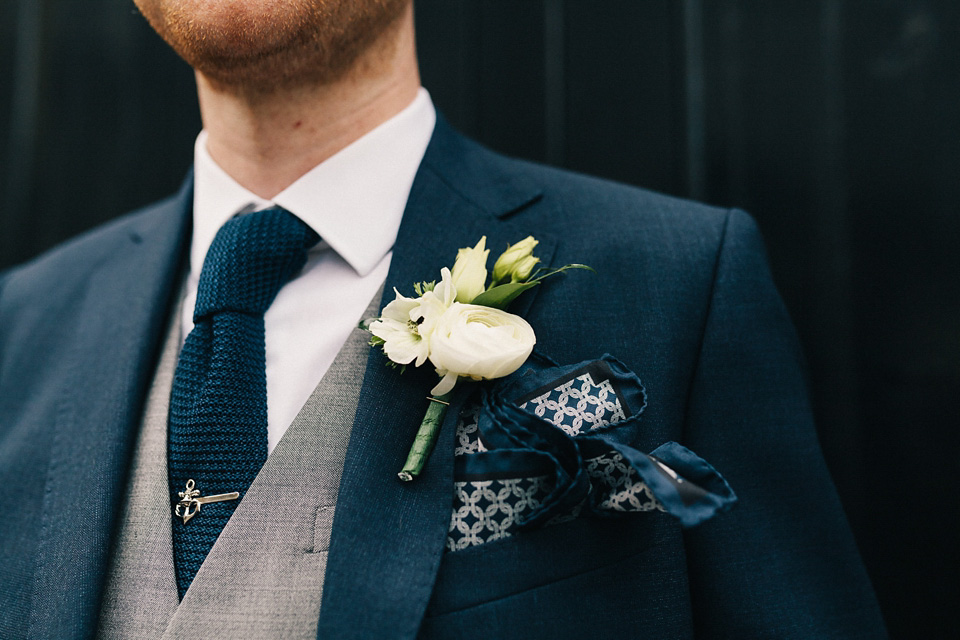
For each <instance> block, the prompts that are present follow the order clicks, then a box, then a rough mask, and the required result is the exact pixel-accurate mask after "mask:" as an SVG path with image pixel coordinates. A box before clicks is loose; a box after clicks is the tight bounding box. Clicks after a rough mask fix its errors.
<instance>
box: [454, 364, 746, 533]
mask: <svg viewBox="0 0 960 640" xmlns="http://www.w3.org/2000/svg"><path fill="white" fill-rule="evenodd" d="M646 406H647V397H646V390H645V389H644V387H643V384H642V383H641V382H640V379H639V378H638V377H637V376H636V375H635V374H633V373H632V372H631V371H629V370H628V369H627V368H626V366H624V365H623V363H621V362H620V361H618V360H617V359H616V358H613V357H612V356H609V355H605V356H603V357H602V358H601V359H600V360H595V361H591V362H583V363H580V364H576V365H572V366H565V367H562V366H554V365H552V363H550V364H549V365H548V364H546V363H544V362H543V361H542V359H540V358H537V357H534V358H532V359H531V366H527V367H526V368H524V369H521V371H519V372H518V373H516V374H514V375H512V376H510V377H509V378H506V379H504V380H503V381H501V382H499V383H498V384H496V385H493V386H490V387H484V388H483V389H482V390H481V392H480V394H479V398H478V399H477V400H476V401H475V402H474V403H473V404H472V405H471V406H470V407H469V408H468V409H466V410H464V411H463V412H462V413H461V416H460V421H459V424H458V426H457V445H456V451H455V455H456V458H455V467H454V475H455V477H454V479H455V482H454V504H453V513H452V516H451V520H450V529H449V533H448V536H447V548H448V550H450V551H458V550H461V549H465V548H467V547H471V546H476V545H480V544H484V543H487V542H492V541H494V540H499V539H501V538H506V537H509V536H511V535H514V534H515V533H517V532H519V531H522V530H524V529H530V528H535V527H539V526H545V525H551V524H557V523H560V522H566V521H568V520H572V519H574V518H577V517H611V516H618V515H624V514H627V513H631V512H645V511H661V512H666V513H669V514H670V515H672V516H674V517H676V518H677V519H679V520H680V522H681V524H682V525H683V526H686V527H690V526H694V525H697V524H700V523H701V522H704V521H705V520H707V519H709V518H711V517H713V516H714V515H715V514H717V513H719V512H721V511H725V510H727V509H729V508H730V506H732V505H733V503H734V502H736V499H737V498H736V495H735V494H734V493H733V490H732V489H731V488H730V486H729V485H728V484H727V482H726V481H725V480H724V479H723V477H722V476H721V475H720V474H719V473H718V472H717V471H716V470H715V469H714V468H713V467H712V466H710V465H709V464H708V463H707V462H706V461H704V460H703V459H701V458H700V457H698V456H697V455H696V454H694V453H693V452H692V451H690V450H689V449H686V448H685V447H682V446H681V445H679V444H677V443H676V442H667V443H664V444H662V445H661V446H659V447H658V448H657V449H655V450H654V451H652V452H650V453H649V454H647V453H643V452H641V451H638V450H637V449H635V448H634V447H633V446H631V444H630V443H633V442H637V441H638V438H637V434H638V432H639V429H640V416H641V414H642V413H643V411H644V409H645V408H646Z"/></svg>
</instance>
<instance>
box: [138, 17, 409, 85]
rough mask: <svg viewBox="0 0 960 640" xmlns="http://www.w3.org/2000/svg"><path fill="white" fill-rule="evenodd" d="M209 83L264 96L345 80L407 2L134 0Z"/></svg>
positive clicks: (164, 37)
mask: <svg viewBox="0 0 960 640" xmlns="http://www.w3.org/2000/svg"><path fill="white" fill-rule="evenodd" d="M135 1H136V3H137V6H138V7H140V10H141V12H142V13H143V15H144V16H145V17H146V18H147V20H148V21H149V22H150V24H151V26H152V27H153V28H154V30H156V31H157V33H158V34H160V36H161V37H162V38H163V39H164V40H166V42H167V43H168V44H169V45H170V46H171V47H172V48H173V49H174V51H176V52H177V54H178V55H180V57H182V58H183V59H184V60H186V61H187V62H188V63H189V64H190V66H192V67H193V68H194V69H196V70H197V71H198V72H200V73H201V74H203V75H204V76H205V77H206V78H208V79H209V80H210V81H211V82H212V83H214V84H216V85H220V86H223V87H237V88H243V89H246V90H248V91H250V90H252V91H270V90H273V89H276V88H278V87H282V86H285V85H293V84H297V83H301V82H329V81H332V80H335V79H337V78H339V77H341V76H342V75H344V74H345V73H346V72H347V71H348V70H349V68H350V67H351V65H352V64H353V63H354V62H355V61H356V60H357V58H358V57H360V56H361V55H362V54H363V53H364V52H365V50H366V49H368V48H369V47H370V46H372V45H373V44H374V42H376V40H377V39H378V37H379V36H380V35H381V34H382V33H383V32H384V31H385V30H387V29H388V28H389V27H390V25H391V24H393V23H395V22H396V21H397V19H398V18H399V17H400V15H401V14H402V13H403V9H404V8H405V7H406V6H407V5H408V4H409V0H388V1H386V2H384V1H382V0H271V1H267V0H263V1H258V2H248V1H241V0H135Z"/></svg>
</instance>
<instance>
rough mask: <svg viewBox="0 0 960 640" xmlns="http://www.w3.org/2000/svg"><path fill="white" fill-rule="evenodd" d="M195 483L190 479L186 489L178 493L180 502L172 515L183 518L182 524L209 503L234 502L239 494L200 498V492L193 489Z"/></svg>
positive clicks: (234, 492) (221, 494)
mask: <svg viewBox="0 0 960 640" xmlns="http://www.w3.org/2000/svg"><path fill="white" fill-rule="evenodd" d="M195 486H196V483H195V482H194V481H193V479H192V478H191V479H190V480H187V488H186V489H185V490H184V491H178V492H177V495H179V496H180V502H178V503H177V506H176V507H175V508H174V510H173V513H174V514H176V516H177V517H178V518H183V524H187V522H189V521H190V518H192V517H193V516H195V515H197V514H198V513H200V506H201V505H204V504H210V503H211V502H225V501H227V500H236V499H237V498H239V497H240V494H239V493H237V492H236V491H233V492H232V493H218V494H217V495H215V496H200V491H199V490H197V489H195V488H194V487H195Z"/></svg>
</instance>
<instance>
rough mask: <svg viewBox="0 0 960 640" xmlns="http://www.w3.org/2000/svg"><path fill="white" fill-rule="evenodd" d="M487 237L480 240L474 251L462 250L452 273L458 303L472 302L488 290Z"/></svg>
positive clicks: (458, 254)
mask: <svg viewBox="0 0 960 640" xmlns="http://www.w3.org/2000/svg"><path fill="white" fill-rule="evenodd" d="M486 245H487V236H483V237H482V238H480V242H478V243H477V246H475V247H474V248H472V249H469V248H467V249H460V251H458V252H457V260H456V262H454V263H453V270H452V272H451V275H452V279H453V284H454V286H455V287H456V288H457V302H472V301H473V299H474V298H476V297H477V296H478V295H480V294H481V293H483V292H484V291H485V290H486V283H487V255H489V253H490V250H489V249H487V248H486Z"/></svg>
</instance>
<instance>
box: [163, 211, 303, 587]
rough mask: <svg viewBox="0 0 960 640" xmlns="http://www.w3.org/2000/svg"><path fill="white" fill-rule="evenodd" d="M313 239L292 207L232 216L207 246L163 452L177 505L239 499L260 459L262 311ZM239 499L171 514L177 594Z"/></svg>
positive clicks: (263, 435) (263, 442)
mask: <svg viewBox="0 0 960 640" xmlns="http://www.w3.org/2000/svg"><path fill="white" fill-rule="evenodd" d="M317 240H319V237H318V236H317V234H316V233H315V232H314V231H313V230H312V229H310V227H308V226H307V225H306V224H304V223H303V222H302V221H301V220H299V219H298V218H296V217H295V216H294V215H292V214H291V213H289V212H287V211H283V210H282V209H267V210H266V211H259V212H256V213H250V214H246V215H242V216H239V217H236V218H233V219H232V220H230V221H229V222H227V223H226V224H225V225H223V227H221V229H220V231H219V232H218V233H217V236H216V238H214V240H213V244H212V245H210V250H209V251H208V252H207V257H206V259H205V260H204V262H203V270H202V271H201V272H200V283H199V285H198V289H197V304H196V308H195V310H194V313H193V321H194V328H193V330H192V331H191V332H190V335H188V336H187V339H186V342H185V343H184V345H183V349H182V351H181V352H180V360H179V362H178V363H177V370H176V373H175V374H174V379H173V393H172V396H171V400H170V434H169V439H168V446H167V451H168V460H169V469H170V482H171V498H172V500H173V502H174V503H175V504H176V503H177V502H179V501H180V500H181V498H182V496H181V495H180V492H182V491H184V490H185V488H187V489H194V488H195V490H196V491H198V492H199V493H200V494H201V496H200V497H207V496H211V495H213V494H225V493H230V492H234V491H236V492H238V493H239V494H240V498H241V499H242V498H243V495H244V493H246V490H247V489H248V488H249V487H250V483H251V482H253V479H254V478H255V477H256V475H257V473H258V472H259V471H260V467H261V466H263V463H264V462H265V461H266V459H267V378H266V371H265V357H264V332H263V314H264V312H265V311H266V310H267V307H269V306H270V303H271V302H273V299H274V298H275V297H276V295H277V292H278V291H280V287H282V286H283V285H284V284H285V283H286V282H287V281H288V280H290V279H291V278H293V277H294V276H295V275H296V274H297V273H298V272H299V271H300V269H301V268H303V265H304V262H306V259H307V250H308V249H309V248H310V247H311V246H313V245H314V244H315V243H316V242H317ZM191 481H192V482H191ZM188 482H190V483H191V486H190V487H187V483H188ZM238 503H239V500H226V501H222V502H214V503H209V504H203V505H202V509H201V510H199V511H198V512H197V513H196V516H195V517H193V518H191V519H190V520H189V522H184V521H183V520H182V518H174V520H173V556H174V566H175V567H176V574H177V588H178V590H179V591H180V598H181V599H182V598H183V595H184V593H186V591H187V588H188V587H189V586H190V583H191V582H192V581H193V577H194V576H195V575H196V573H197V571H198V570H199V569H200V565H201V564H202V563H203V560H204V558H206V557H207V553H209V551H210V548H211V547H212V546H213V543H214V542H215V541H216V539H217V536H219V535H220V532H221V531H222V530H223V527H224V525H225V524H226V523H227V520H229V518H230V516H231V514H233V511H234V509H236V506H237V504H238Z"/></svg>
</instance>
